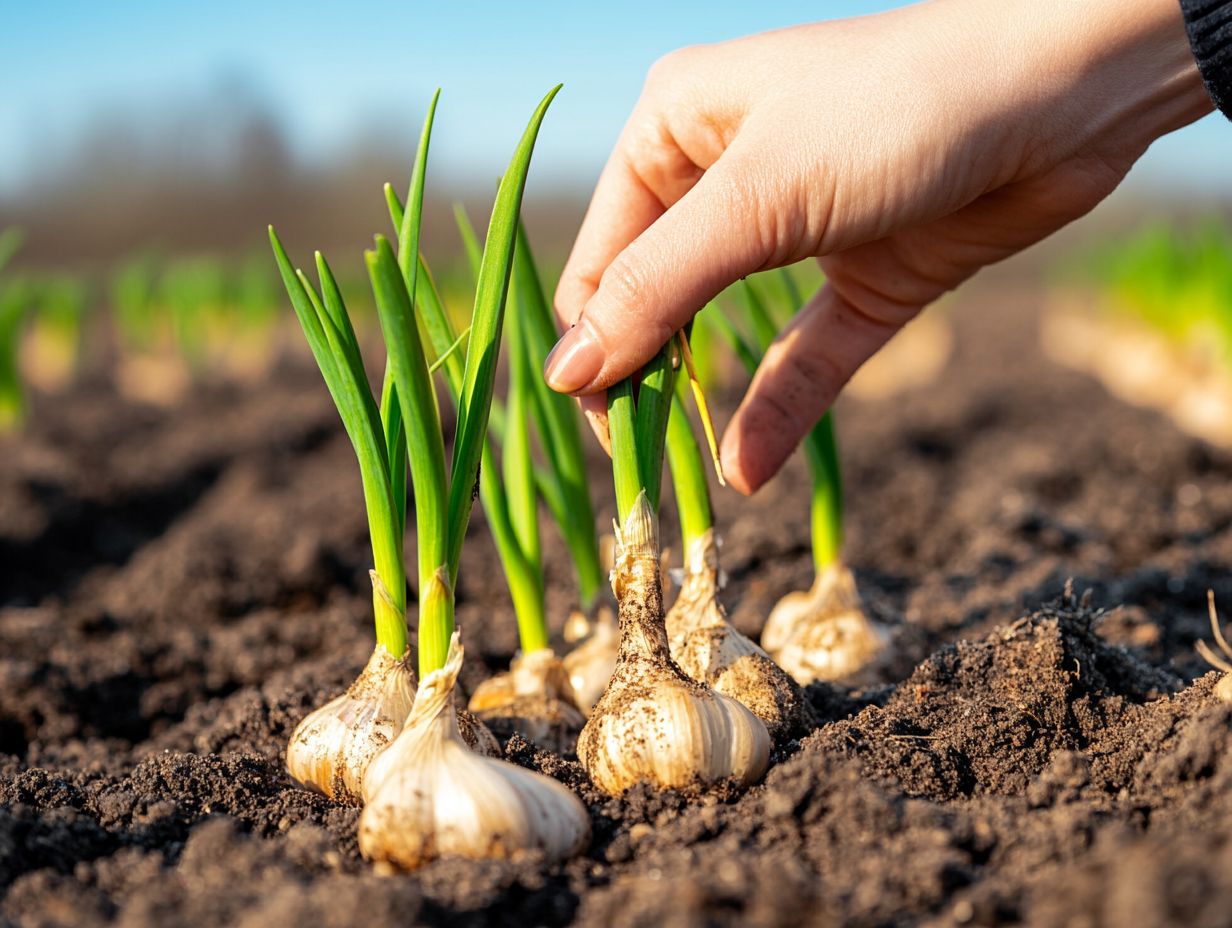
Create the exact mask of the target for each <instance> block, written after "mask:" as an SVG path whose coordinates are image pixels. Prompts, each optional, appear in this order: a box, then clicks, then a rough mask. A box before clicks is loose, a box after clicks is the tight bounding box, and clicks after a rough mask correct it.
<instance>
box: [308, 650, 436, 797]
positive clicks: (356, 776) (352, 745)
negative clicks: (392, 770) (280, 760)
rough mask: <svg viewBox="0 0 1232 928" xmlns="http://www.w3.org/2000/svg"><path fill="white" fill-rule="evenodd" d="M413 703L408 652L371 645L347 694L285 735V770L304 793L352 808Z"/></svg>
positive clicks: (331, 702)
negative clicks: (287, 739)
mask: <svg viewBox="0 0 1232 928" xmlns="http://www.w3.org/2000/svg"><path fill="white" fill-rule="evenodd" d="M414 701H415V672H414V671H413V670H412V669H411V663H410V650H409V649H408V650H407V652H406V653H405V654H403V655H402V657H401V658H395V657H394V656H393V655H392V654H390V653H389V652H388V651H387V650H385V648H384V646H383V645H379V644H378V645H377V646H376V649H375V650H374V651H373V652H372V657H370V658H369V659H368V663H367V665H366V666H365V667H364V669H363V672H362V673H360V675H359V676H358V677H357V678H356V680H355V682H354V683H352V684H351V685H350V687H348V688H347V691H346V692H345V693H343V694H342V695H341V696H338V697H337V698H335V699H331V700H330V701H329V702H327V703H326V704H325V705H323V706H322V707H321V708H319V709H317V710H316V711H315V712H312V713H310V714H309V715H308V716H307V717H306V718H305V719H304V720H303V721H302V722H300V723H299V725H297V726H296V728H295V731H294V732H293V733H292V734H291V741H290V743H289V744H288V745H287V771H288V772H289V773H290V774H291V778H292V779H293V780H294V781H295V782H296V783H298V784H299V785H300V786H303V787H305V788H306V789H310V790H313V791H315V792H318V793H322V794H324V795H326V796H328V797H329V798H331V799H335V800H337V801H339V802H347V803H352V804H358V803H359V802H360V797H361V794H362V791H363V781H364V773H365V772H366V771H367V769H368V765H369V763H371V761H372V759H373V758H374V757H376V755H377V754H379V753H380V752H381V751H383V750H384V749H385V748H386V747H387V746H388V745H389V743H390V742H391V741H393V740H394V738H395V737H397V735H398V732H400V731H401V730H402V724H403V722H405V721H406V717H407V715H409V714H410V711H411V706H412V704H413V703H414Z"/></svg>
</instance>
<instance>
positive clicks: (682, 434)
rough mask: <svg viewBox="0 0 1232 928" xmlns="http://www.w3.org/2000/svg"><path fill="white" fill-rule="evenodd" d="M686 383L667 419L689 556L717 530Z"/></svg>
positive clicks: (679, 388)
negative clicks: (687, 407) (688, 408)
mask: <svg viewBox="0 0 1232 928" xmlns="http://www.w3.org/2000/svg"><path fill="white" fill-rule="evenodd" d="M683 396H684V384H683V383H680V384H678V386H677V389H676V392H675V393H674V394H673V396H672V414H671V418H669V419H668V420H667V464H668V467H669V468H670V470H671V474H672V488H673V489H674V490H675V492H676V509H677V511H678V512H679V514H680V534H681V540H682V541H683V543H684V549H683V550H684V552H685V557H686V558H687V557H688V552H689V551H691V550H692V548H693V543H694V542H696V541H698V540H699V539H700V538H701V537H702V536H703V535H705V534H706V532H708V531H709V530H710V529H711V528H713V527H714V514H713V512H712V511H711V507H710V488H709V486H708V485H707V483H706V462H705V460H704V459H703V458H702V449H701V445H699V444H698V442H697V437H696V436H695V435H694V434H693V429H692V427H691V426H690V425H689V414H688V412H687V411H686V410H685V403H684V399H683Z"/></svg>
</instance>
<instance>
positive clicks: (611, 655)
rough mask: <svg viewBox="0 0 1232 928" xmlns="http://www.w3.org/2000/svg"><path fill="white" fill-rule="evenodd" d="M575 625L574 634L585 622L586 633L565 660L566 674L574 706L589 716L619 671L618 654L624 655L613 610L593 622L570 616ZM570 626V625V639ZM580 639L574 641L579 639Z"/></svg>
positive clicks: (606, 609)
mask: <svg viewBox="0 0 1232 928" xmlns="http://www.w3.org/2000/svg"><path fill="white" fill-rule="evenodd" d="M569 621H570V623H571V624H572V625H573V626H574V634H575V635H576V634H577V633H578V631H581V629H582V625H583V623H585V630H584V631H581V635H579V636H578V637H580V638H582V640H581V643H580V644H578V646H577V647H575V648H574V649H573V650H572V651H570V652H569V653H568V654H566V655H565V656H564V657H563V658H561V661H562V662H563V663H564V666H565V672H566V673H567V674H568V675H569V684H570V686H571V687H572V688H573V700H574V704H575V705H576V706H577V707H578V708H579V709H580V710H581V711H582V714H583V715H586V716H589V715H590V713H591V711H592V710H593V709H594V707H595V703H597V702H598V701H599V697H600V696H602V695H603V691H604V690H605V689H607V683H608V681H609V680H610V679H612V671H614V670H615V669H616V655H617V654H618V653H619V652H620V628H619V626H618V625H617V624H616V620H615V618H614V617H613V616H612V613H611V610H609V609H608V608H607V607H602V608H600V610H599V613H598V615H597V616H596V617H595V618H594V619H593V620H590V619H587V618H586V617H585V616H583V615H582V614H581V613H575V614H574V616H571V617H570V620H569ZM568 632H569V627H568V626H566V637H567V638H569V635H568ZM578 637H574V638H570V640H575V641H576V640H578Z"/></svg>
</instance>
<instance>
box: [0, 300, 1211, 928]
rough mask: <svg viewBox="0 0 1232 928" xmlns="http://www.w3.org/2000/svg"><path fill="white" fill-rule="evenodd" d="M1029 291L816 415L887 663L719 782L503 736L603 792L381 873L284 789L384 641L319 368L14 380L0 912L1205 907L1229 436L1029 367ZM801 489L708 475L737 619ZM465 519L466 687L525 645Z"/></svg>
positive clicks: (162, 916) (554, 604)
mask: <svg viewBox="0 0 1232 928" xmlns="http://www.w3.org/2000/svg"><path fill="white" fill-rule="evenodd" d="M1038 302H1039V294H1037V293H1032V292H1030V291H1022V292H1018V291H1015V290H1012V289H1009V288H1005V287H996V286H991V285H989V284H985V286H984V287H983V288H981V289H974V290H972V291H971V292H970V293H969V294H968V295H967V296H966V297H965V298H964V300H963V301H962V302H959V303H957V304H956V305H955V306H954V307H953V308H952V317H953V320H954V323H955V333H956V335H955V353H954V356H953V358H952V360H951V361H950V363H949V365H948V367H947V369H946V371H945V372H944V373H943V374H942V375H941V377H940V378H939V379H938V380H936V381H935V382H934V383H932V384H930V385H929V386H927V387H924V388H918V389H916V390H915V391H914V392H912V393H911V394H910V395H908V396H899V397H892V398H889V399H883V400H878V401H876V402H865V403H858V402H855V401H844V404H843V405H842V406H841V409H840V414H839V416H840V433H841V437H842V441H843V449H844V450H843V453H844V458H845V463H846V467H847V476H848V500H849V522H850V530H849V536H850V537H849V539H848V555H849V560H850V562H851V564H852V566H853V567H854V568H855V570H856V574H857V577H858V579H859V582H860V586H861V589H862V590H863V592H864V595H865V597H866V601H867V604H868V606H869V608H870V610H871V612H872V613H873V614H874V615H875V616H876V618H878V619H879V620H881V621H883V622H885V623H886V624H887V625H889V626H891V627H892V628H893V630H894V634H895V636H896V644H897V659H896V660H895V661H894V662H893V665H892V666H891V667H890V668H889V669H888V670H887V673H886V675H885V677H884V679H883V680H882V681H881V682H880V683H879V684H878V685H874V686H871V687H866V688H865V689H863V690H850V689H846V688H840V687H832V686H827V685H814V686H812V687H810V688H809V690H808V695H809V698H810V701H811V702H812V704H813V707H814V709H815V710H816V712H817V715H818V719H819V722H818V727H817V728H816V729H815V730H814V731H813V732H812V733H810V734H808V735H807V736H806V737H804V738H803V739H801V740H799V741H796V742H792V743H790V744H789V745H787V746H786V747H785V748H782V749H780V750H779V752H778V754H776V756H775V759H774V764H773V766H772V768H771V770H770V772H769V774H768V776H767V777H766V779H765V782H764V783H763V784H762V785H760V786H757V787H754V788H752V789H750V790H748V791H746V792H743V793H740V792H733V791H727V792H722V793H715V794H711V795H706V796H701V797H697V796H692V797H689V796H685V795H681V794H676V793H654V792H651V791H648V790H645V789H642V788H635V789H634V790H633V791H632V792H631V793H629V794H627V795H626V796H625V797H623V798H621V799H607V798H604V797H602V796H600V795H598V794H597V793H596V792H595V791H594V790H593V789H592V788H590V787H589V785H588V784H587V781H586V778H585V775H584V774H583V773H582V771H581V768H580V767H579V765H578V764H577V763H576V760H575V759H573V758H570V757H564V758H562V757H560V756H557V755H555V754H551V753H549V752H545V751H541V750H538V749H536V748H534V747H533V746H532V745H530V744H529V743H528V742H526V741H525V740H523V739H522V738H520V737H518V736H514V737H513V738H512V739H511V740H510V741H509V742H508V743H507V744H506V746H505V750H506V754H507V756H508V757H509V758H510V759H511V760H513V761H514V762H516V763H521V764H525V765H529V766H531V767H534V768H537V769H540V770H543V771H545V772H546V773H548V774H549V775H552V776H555V777H557V778H559V779H561V780H562V781H564V782H565V783H567V784H569V785H571V786H572V787H574V788H575V789H577V790H578V792H579V793H580V795H581V796H582V798H583V799H584V800H585V801H586V802H587V804H588V805H589V807H590V810H591V814H592V817H593V831H594V835H593V839H592V842H591V844H590V846H589V848H588V849H587V850H586V852H585V853H584V854H583V855H582V856H581V857H579V858H577V859H575V860H573V861H570V862H567V863H564V864H562V865H559V866H552V867H547V866H544V865H543V863H542V861H539V860H535V859H525V860H520V861H516V862H501V863H498V862H491V863H470V862H461V861H453V860H444V861H438V862H436V863H434V864H432V865H430V866H428V867H426V868H425V869H423V870H422V871H420V872H419V873H416V874H414V875H409V876H398V877H380V876H377V875H376V874H375V873H374V872H373V871H372V869H371V868H370V867H369V866H368V865H366V864H365V863H364V862H363V861H362V860H361V859H360V857H359V855H358V852H357V848H356V835H355V831H356V818H357V814H358V813H357V811H356V810H355V809H351V808H345V807H342V806H339V805H335V804H332V803H330V802H329V801H327V800H324V799H322V798H321V797H318V796H314V795H310V794H308V793H306V792H304V791H301V790H299V789H296V788H294V787H293V786H292V785H291V783H290V782H289V780H288V779H287V776H286V774H285V772H284V770H283V765H282V759H281V757H282V752H283V749H284V746H285V743H286V740H287V737H288V735H289V734H290V731H291V729H292V727H293V726H294V724H295V723H296V722H297V721H298V720H299V719H300V718H301V717H302V716H303V715H304V714H306V712H307V711H308V710H309V708H310V707H312V706H314V705H317V704H319V703H321V702H322V701H323V700H324V699H325V698H326V697H327V696H329V695H331V694H333V693H335V692H337V691H339V690H340V689H341V688H343V687H344V686H345V685H346V684H347V683H348V682H349V681H350V680H351V679H352V678H353V677H354V676H355V674H356V673H357V672H358V671H359V669H360V668H361V667H362V666H363V664H364V662H365V660H366V659H367V657H368V655H369V653H370V651H371V647H372V638H371V623H370V619H369V609H370V600H369V591H368V589H367V569H368V566H369V557H370V555H369V552H368V550H367V539H366V525H365V522H364V514H363V506H362V503H361V495H360V486H359V480H358V474H357V470H356V467H355V464H354V460H353V458H352V455H351V450H350V448H349V446H348V444H347V442H346V439H345V437H344V435H343V433H342V430H341V428H340V426H339V424H338V422H337V420H336V416H335V414H334V412H333V410H332V408H331V407H330V405H329V401H328V398H327V396H326V394H325V391H324V389H322V387H321V385H320V383H319V381H318V378H317V375H316V373H315V372H314V371H312V370H311V369H309V368H307V367H306V366H303V365H299V364H295V363H288V364H287V365H285V366H283V367H282V368H281V369H279V370H278V371H276V372H275V373H274V375H272V376H271V378H270V380H269V382H268V383H267V384H266V385H265V386H263V387H262V388H261V389H253V388H248V389H239V388H236V387H227V386H210V387H206V388H203V389H201V390H199V391H198V392H196V393H194V395H193V396H192V398H191V400H190V401H189V402H188V403H187V404H185V405H183V406H181V407H178V408H175V409H172V410H156V409H150V408H145V407H139V406H134V405H132V404H130V403H128V402H125V401H123V400H121V399H119V398H118V397H117V396H116V395H115V393H114V392H113V391H112V390H110V389H109V388H108V387H107V386H106V384H104V383H91V384H86V385H83V386H82V387H80V388H78V389H77V390H75V391H74V392H73V394H72V395H70V396H68V397H64V398H61V399H58V400H51V399H46V398H44V399H41V400H39V401H38V402H37V404H36V416H35V418H34V420H33V422H32V423H31V425H30V427H29V428H28V430H27V432H26V434H25V435H24V436H23V437H21V438H18V439H6V440H3V441H0V894H2V897H0V924H3V925H9V924H11V925H20V926H43V925H48V926H50V925H73V926H91V925H99V924H122V925H125V926H146V925H172V924H174V925H190V926H204V925H245V926H247V925H252V926H256V925H262V926H265V925H303V924H306V923H307V924H313V925H319V926H323V928H324V926H332V925H350V924H356V923H362V924H366V925H372V926H379V925H385V924H411V923H423V924H437V925H446V924H448V925H472V924H473V925H488V924H493V925H518V926H528V925H568V924H578V925H618V926H635V925H656V926H658V925H662V926H695V925H698V926H700V925H735V924H752V925H778V924H784V925H796V924H842V925H870V926H871V925H921V926H940V925H953V924H967V925H994V924H997V925H1002V924H1004V925H1040V926H1044V925H1083V926H1127V925H1135V926H1155V925H1190V926H1205V925H1212V926H1214V925H1227V924H1229V922H1230V920H1232V915H1229V912H1232V843H1230V842H1229V838H1230V837H1232V751H1230V748H1232V735H1230V732H1232V707H1229V706H1226V705H1224V704H1221V703H1220V702H1218V701H1217V700H1216V699H1215V697H1214V695H1213V693H1212V689H1213V686H1214V683H1215V682H1216V679H1217V676H1216V674H1214V673H1211V672H1207V669H1206V668H1205V666H1204V664H1203V663H1202V662H1201V661H1200V660H1199V659H1197V658H1196V657H1195V655H1194V652H1193V644H1194V641H1195V640H1196V639H1198V638H1201V637H1203V636H1205V635H1207V634H1208V626H1207V619H1206V602H1205V597H1206V590H1207V588H1208V587H1211V588H1213V589H1214V591H1215V594H1216V596H1217V598H1218V600H1219V601H1220V602H1221V603H1232V576H1230V575H1229V572H1228V565H1229V562H1230V561H1232V479H1230V478H1232V457H1229V455H1228V454H1226V453H1224V452H1220V451H1216V450H1213V449H1211V448H1210V447H1208V446H1207V445H1205V444H1203V443H1202V442H1200V441H1199V440H1197V439H1193V438H1190V437H1188V436H1186V435H1184V434H1182V433H1180V432H1179V431H1178V430H1177V429H1176V428H1175V427H1174V426H1173V425H1171V424H1170V423H1169V422H1168V421H1167V420H1165V419H1164V418H1163V417H1162V416H1160V415H1158V414H1155V413H1152V412H1149V411H1144V410H1139V409H1133V408H1130V407H1127V406H1125V405H1122V404H1121V403H1120V402H1118V401H1117V400H1115V399H1113V398H1111V397H1110V396H1109V395H1108V394H1107V393H1106V392H1105V391H1104V389H1103V388H1102V387H1100V386H1099V385H1098V384H1096V383H1095V382H1094V381H1093V380H1090V379H1088V378H1086V377H1083V376H1081V375H1079V374H1076V373H1073V372H1071V371H1067V370H1064V369H1062V368H1060V367H1057V366H1054V365H1053V364H1051V363H1050V362H1048V361H1047V360H1045V359H1044V358H1043V356H1042V355H1041V353H1040V352H1039V351H1038V350H1037V348H1036V347H1035V346H1036V344H1037V337H1036V332H1035V326H1036V321H1037V320H1036V316H1037V313H1036V305H1037V304H1038ZM716 399H717V400H719V402H718V405H719V407H720V409H722V408H723V405H724V404H723V402H722V399H723V398H722V397H717V398H716ZM727 399H728V401H729V402H728V405H727V408H729V409H730V400H731V397H728V398H727ZM595 481H596V482H595V486H596V488H603V490H604V492H603V493H602V494H601V495H602V496H603V497H604V498H605V499H606V498H607V497H608V495H609V494H608V493H607V492H606V486H607V482H606V479H605V478H604V477H603V472H602V466H601V464H600V462H598V461H596V469H595ZM805 486H806V475H805V471H804V468H803V467H802V466H801V465H800V463H799V462H795V463H793V464H792V465H791V466H790V467H789V468H788V470H787V472H786V473H785V475H784V476H783V477H782V478H781V479H779V480H778V481H776V482H775V483H774V484H773V485H772V486H770V487H769V488H767V489H766V490H765V491H763V492H762V493H761V494H759V496H758V497H756V498H755V499H754V500H753V501H751V502H750V501H745V500H742V499H739V498H737V497H735V496H734V495H733V494H724V495H722V496H721V498H720V502H719V506H718V509H719V517H720V523H719V524H720V526H722V527H723V528H724V529H725V534H726V544H725V547H724V548H723V552H722V556H723V561H724V565H725V567H726V568H727V571H728V573H729V575H730V585H729V587H728V589H727V591H726V601H727V603H728V604H729V606H730V608H731V613H732V616H733V620H734V621H735V622H736V623H737V624H738V626H739V627H740V628H742V629H743V630H744V631H746V632H750V633H756V632H757V630H758V629H759V627H760V624H761V622H762V620H763V618H764V616H765V615H766V613H767V611H768V609H769V607H770V606H771V605H772V604H773V602H774V601H775V600H776V599H777V597H778V596H780V595H782V594H783V593H785V592H787V591H788V590H791V589H804V588H806V587H807V586H808V584H809V583H810V582H811V579H812V577H811V565H810V559H809V552H808V513H807V509H808V507H807V493H806V492H805ZM666 512H667V514H666V515H665V519H664V532H663V537H664V538H672V537H675V536H674V527H673V525H672V520H671V516H670V507H668V508H667V510H666ZM601 517H602V518H603V519H604V523H605V524H607V522H608V520H610V517H611V509H610V503H608V504H605V506H604V508H603V509H602V511H601ZM471 535H472V541H471V543H469V544H468V546H467V549H466V555H465V561H464V565H463V569H462V573H461V585H460V590H459V622H460V625H461V627H462V628H463V632H464V635H465V637H466V646H467V654H468V661H467V666H466V669H465V672H464V676H463V681H462V686H463V689H464V690H466V691H467V692H469V691H470V690H472V689H473V688H474V686H475V685H476V684H477V683H478V682H479V681H481V680H483V679H484V678H486V677H488V676H490V675H491V674H492V673H493V672H494V671H496V670H498V669H502V668H504V667H505V666H507V663H508V660H509V658H510V657H511V656H512V654H513V652H514V650H515V647H516V641H515V629H514V623H513V620H512V615H511V612H510V608H509V605H508V601H507V598H506V595H505V593H504V592H503V590H502V585H501V581H500V574H499V571H498V569H497V567H496V564H495V558H494V554H493V551H492V546H491V542H490V540H489V539H488V538H487V530H486V528H485V527H484V526H483V525H482V519H481V518H476V519H475V521H474V524H473V525H472V529H471ZM549 537H552V536H549ZM550 544H551V545H552V546H554V547H550V551H551V552H552V553H553V556H552V557H551V559H550V561H549V564H550V568H549V576H548V581H549V586H550V589H551V593H550V605H551V612H552V614H553V615H554V616H555V617H557V619H558V621H563V617H564V616H565V614H566V612H567V608H568V606H569V605H570V595H569V589H570V583H571V580H570V576H569V573H568V569H567V567H566V562H565V560H564V559H563V556H562V555H561V549H560V547H559V545H557V544H556V543H555V542H551V543H550ZM412 619H413V616H412Z"/></svg>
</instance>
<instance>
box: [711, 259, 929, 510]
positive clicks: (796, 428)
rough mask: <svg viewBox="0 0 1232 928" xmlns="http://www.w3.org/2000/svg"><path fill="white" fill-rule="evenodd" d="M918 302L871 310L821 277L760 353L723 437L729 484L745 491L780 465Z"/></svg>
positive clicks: (770, 475)
mask: <svg viewBox="0 0 1232 928" xmlns="http://www.w3.org/2000/svg"><path fill="white" fill-rule="evenodd" d="M919 309H920V307H918V306H915V307H906V306H903V305H896V306H895V307H894V308H893V310H892V311H891V312H887V313H885V314H884V317H883V316H882V314H880V313H877V314H874V313H870V312H869V311H867V310H865V309H862V308H860V307H858V306H857V305H855V304H854V303H853V302H851V301H849V300H848V299H846V298H845V297H844V296H843V295H841V294H840V293H839V292H838V291H837V290H836V289H835V287H834V285H833V284H831V283H827V284H826V285H825V286H824V287H822V288H821V290H819V291H818V292H817V294H816V295H815V296H814V297H813V298H812V299H811V300H810V301H809V302H808V304H807V305H806V306H805V307H804V309H802V310H801V311H800V312H799V313H798V314H797V315H796V317H795V318H794V319H793V320H792V322H791V324H790V325H788V326H787V327H786V328H785V329H784V330H783V331H782V332H781V333H780V334H779V336H778V338H777V339H775V341H774V343H773V344H772V345H771V346H770V348H769V349H768V350H767V351H766V355H765V357H764V358H762V362H761V365H760V366H759V367H758V368H757V374H756V376H754V378H753V382H752V383H751V384H750V385H749V389H748V392H747V393H746V394H745V397H744V400H743V401H742V402H741V403H740V407H739V409H737V410H736V413H735V415H734V416H732V419H731V422H730V423H729V424H728V427H727V431H726V433H725V434H724V435H723V443H722V449H721V459H722V463H723V473H724V474H725V475H726V477H727V479H728V482H729V483H731V485H732V486H733V487H735V488H736V489H737V490H739V491H740V492H741V493H745V494H748V493H752V492H753V491H754V490H756V489H758V488H759V487H760V486H761V485H762V484H764V483H765V482H766V481H767V480H769V479H770V478H771V477H773V476H774V475H775V474H776V473H777V472H778V470H779V468H780V467H782V466H783V462H784V461H786V460H787V458H788V457H789V456H790V455H791V453H792V452H793V451H794V450H795V449H796V446H797V445H799V444H800V440H801V439H802V438H804V436H805V434H807V433H808V431H809V429H811V428H812V427H813V426H814V425H816V424H817V421H818V420H819V419H820V418H821V417H822V416H823V415H824V414H825V412H826V410H827V409H829V408H830V405H831V404H832V403H833V402H834V400H835V398H836V397H837V396H838V393H839V391H840V390H841V389H842V388H843V386H844V384H846V383H847V381H848V380H850V379H851V376H852V374H854V373H855V372H856V370H858V369H859V367H860V365H861V364H863V363H864V362H865V361H867V360H868V359H869V358H870V357H872V355H873V354H874V353H876V351H877V350H878V349H880V348H881V346H882V345H884V344H885V343H886V342H888V341H889V340H890V338H891V336H893V335H894V333H895V332H897V331H898V330H899V329H900V328H901V327H902V325H903V324H904V323H905V322H906V321H907V320H908V319H910V318H911V317H912V316H914V315H915V313H917V312H919Z"/></svg>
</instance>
